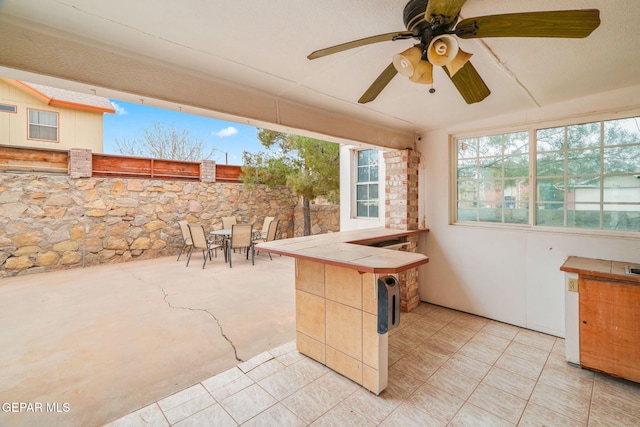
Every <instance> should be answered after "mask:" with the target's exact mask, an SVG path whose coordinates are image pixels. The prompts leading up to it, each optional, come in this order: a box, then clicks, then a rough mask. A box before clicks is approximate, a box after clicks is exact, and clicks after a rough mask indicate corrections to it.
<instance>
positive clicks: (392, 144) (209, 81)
mask: <svg viewBox="0 0 640 427" xmlns="http://www.w3.org/2000/svg"><path fill="white" fill-rule="evenodd" d="M0 40H2V45H3V46H2V49H0V66H2V67H7V68H10V69H15V70H20V71H25V72H29V73H34V74H38V75H43V76H48V77H53V78H57V79H62V80H66V81H71V82H76V83H82V84H87V85H92V86H95V87H97V88H103V89H108V90H113V91H117V92H120V93H125V94H132V95H137V96H140V97H148V98H152V99H157V100H160V101H166V102H172V103H177V104H181V105H184V106H191V107H195V108H199V109H203V110H207V111H211V112H212V113H213V114H212V116H214V117H216V118H219V119H223V120H229V121H234V122H239V123H245V124H250V125H253V126H257V127H269V128H271V129H274V130H279V131H286V132H291V133H298V134H302V135H307V136H313V137H316V138H320V139H326V140H330V141H333V142H342V143H353V142H361V143H365V144H371V145H375V146H380V147H387V148H394V149H406V148H414V141H413V134H410V133H407V132H406V131H399V130H395V129H390V128H386V127H382V126H380V125H377V124H376V123H372V122H366V121H362V120H358V119H355V118H351V117H346V116H345V115H341V114H337V113H334V112H330V111H326V110H322V109H318V108H315V107H312V106H308V105H302V104H300V103H297V102H294V101H291V100H287V99H284V98H280V97H277V96H275V95H272V94H268V93H265V92H261V91H258V90H251V89H250V88H248V87H244V86H240V85H237V84H234V83H233V82H229V81H223V80H220V79H216V78H215V77H213V76H209V75H198V74H196V73H195V72H191V73H190V72H189V71H188V70H186V69H183V68H180V67H179V65H177V64H171V63H167V62H160V61H158V60H155V59H151V58H148V57H145V56H144V55H143V54H140V53H137V52H126V51H116V50H115V49H114V48H113V47H110V46H106V45H104V44H99V43H98V42H95V41H88V40H83V41H82V42H81V41H78V40H77V39H74V38H73V37H72V36H71V35H68V34H63V33H61V32H60V31H58V30H53V29H49V28H43V27H42V26H40V27H38V29H37V30H35V29H32V28H31V26H30V25H29V24H28V23H25V22H23V21H17V20H16V21H10V20H8V19H7V18H6V17H0Z"/></svg>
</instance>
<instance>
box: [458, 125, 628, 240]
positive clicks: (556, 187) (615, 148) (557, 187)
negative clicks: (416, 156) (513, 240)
mask: <svg viewBox="0 0 640 427" xmlns="http://www.w3.org/2000/svg"><path fill="white" fill-rule="evenodd" d="M529 140H531V141H535V142H534V143H533V142H532V143H531V144H529V142H528V141H529ZM455 144H456V145H455V147H456V154H457V155H456V177H455V182H456V186H455V188H456V191H457V194H456V212H455V215H454V218H455V220H456V222H468V221H475V222H484V223H502V224H522V225H528V226H540V227H563V228H573V229H591V230H607V231H608V230H617V231H623V232H624V231H635V232H638V231H640V117H632V118H624V119H616V120H604V121H594V122H590V123H582V124H573V125H567V126H558V127H550V128H538V129H532V130H531V131H526V132H525V131H523V132H515V133H507V134H501V135H492V136H483V137H477V138H465V139H458V140H456V141H455ZM530 176H531V177H532V178H531V179H533V181H532V183H535V185H529V177H530ZM529 206H531V207H532V209H531V210H532V212H531V210H530V209H529Z"/></svg>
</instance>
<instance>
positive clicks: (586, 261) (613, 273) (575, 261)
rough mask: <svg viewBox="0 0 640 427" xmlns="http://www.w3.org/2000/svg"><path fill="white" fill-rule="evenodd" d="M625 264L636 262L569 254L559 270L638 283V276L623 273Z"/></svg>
mask: <svg viewBox="0 0 640 427" xmlns="http://www.w3.org/2000/svg"><path fill="white" fill-rule="evenodd" d="M627 265H637V264H636V263H633V262H623V261H612V260H604V259H594V258H582V257H576V256H570V257H569V258H567V260H566V261H565V262H564V264H562V266H561V267H560V270H562V271H566V272H568V273H577V274H581V275H584V276H589V277H598V278H603V279H611V280H622V281H625V282H634V283H640V276H635V275H631V274H627V273H625V266H627Z"/></svg>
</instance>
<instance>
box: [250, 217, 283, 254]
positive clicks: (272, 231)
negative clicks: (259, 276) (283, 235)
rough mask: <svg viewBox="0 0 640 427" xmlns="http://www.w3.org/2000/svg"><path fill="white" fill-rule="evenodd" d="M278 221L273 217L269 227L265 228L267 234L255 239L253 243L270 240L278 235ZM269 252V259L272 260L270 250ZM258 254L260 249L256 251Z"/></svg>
mask: <svg viewBox="0 0 640 427" xmlns="http://www.w3.org/2000/svg"><path fill="white" fill-rule="evenodd" d="M279 223H280V220H279V219H274V220H273V221H271V223H270V224H269V229H268V230H267V236H266V237H264V238H262V237H261V238H259V239H255V240H254V241H253V244H254V245H255V244H257V243H263V242H270V241H272V240H276V237H277V235H278V224H279ZM267 253H268V254H269V259H270V260H271V261H273V258H272V257H271V252H267ZM258 254H260V251H258Z"/></svg>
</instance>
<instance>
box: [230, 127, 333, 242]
mask: <svg viewBox="0 0 640 427" xmlns="http://www.w3.org/2000/svg"><path fill="white" fill-rule="evenodd" d="M258 139H259V140H260V142H261V143H262V145H263V146H264V147H265V148H267V149H274V148H276V147H277V150H276V151H275V152H258V153H249V152H246V151H245V152H243V153H242V157H243V160H244V166H243V167H242V172H243V175H242V177H243V178H242V179H243V182H244V183H245V185H247V186H248V187H249V188H251V187H253V186H255V185H257V184H265V185H267V186H268V187H274V186H276V185H287V186H289V187H291V189H292V190H293V192H294V194H296V195H298V196H301V197H302V206H303V215H304V235H305V236H308V235H310V234H311V206H310V203H311V201H312V200H314V199H316V198H317V197H326V198H327V199H328V200H329V201H331V202H337V201H338V200H339V190H340V165H339V157H340V151H339V150H340V148H339V146H338V144H334V143H331V142H327V141H321V140H318V139H313V138H307V137H304V136H299V135H291V134H287V133H282V132H276V131H271V130H267V129H258Z"/></svg>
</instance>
